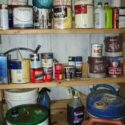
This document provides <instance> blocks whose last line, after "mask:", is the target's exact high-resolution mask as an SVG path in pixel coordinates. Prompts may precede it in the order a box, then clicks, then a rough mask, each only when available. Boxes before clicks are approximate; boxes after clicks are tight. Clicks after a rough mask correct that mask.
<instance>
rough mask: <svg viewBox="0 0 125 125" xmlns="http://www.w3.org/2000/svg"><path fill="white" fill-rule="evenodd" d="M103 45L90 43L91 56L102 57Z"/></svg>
mask: <svg viewBox="0 0 125 125" xmlns="http://www.w3.org/2000/svg"><path fill="white" fill-rule="evenodd" d="M102 51H103V45H102V44H92V45H91V57H102Z"/></svg>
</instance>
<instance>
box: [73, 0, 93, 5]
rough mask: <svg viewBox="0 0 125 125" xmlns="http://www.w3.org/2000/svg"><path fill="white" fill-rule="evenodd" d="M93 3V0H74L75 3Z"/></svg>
mask: <svg viewBox="0 0 125 125" xmlns="http://www.w3.org/2000/svg"><path fill="white" fill-rule="evenodd" d="M80 4H82V5H86V4H88V5H93V4H94V1H93V0H75V5H80Z"/></svg>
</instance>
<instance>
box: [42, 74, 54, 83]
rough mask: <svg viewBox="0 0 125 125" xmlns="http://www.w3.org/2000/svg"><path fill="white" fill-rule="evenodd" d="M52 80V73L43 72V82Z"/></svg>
mask: <svg viewBox="0 0 125 125" xmlns="http://www.w3.org/2000/svg"><path fill="white" fill-rule="evenodd" d="M52 80H53V75H52V74H44V81H45V82H51V81H52Z"/></svg>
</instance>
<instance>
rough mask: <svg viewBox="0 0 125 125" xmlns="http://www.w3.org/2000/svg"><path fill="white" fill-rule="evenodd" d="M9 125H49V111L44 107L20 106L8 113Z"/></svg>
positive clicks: (34, 105)
mask: <svg viewBox="0 0 125 125" xmlns="http://www.w3.org/2000/svg"><path fill="white" fill-rule="evenodd" d="M6 122H7V125H49V123H48V110H47V108H45V107H44V106H42V105H36V104H33V105H20V106H16V107H13V108H11V109H10V110H8V111H7V113H6Z"/></svg>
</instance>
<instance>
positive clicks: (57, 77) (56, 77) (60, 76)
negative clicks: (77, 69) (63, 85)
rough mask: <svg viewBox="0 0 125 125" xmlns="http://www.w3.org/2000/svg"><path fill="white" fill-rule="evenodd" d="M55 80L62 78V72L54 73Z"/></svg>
mask: <svg viewBox="0 0 125 125" xmlns="http://www.w3.org/2000/svg"><path fill="white" fill-rule="evenodd" d="M55 80H56V81H60V80H63V74H62V73H58V74H55Z"/></svg>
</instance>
